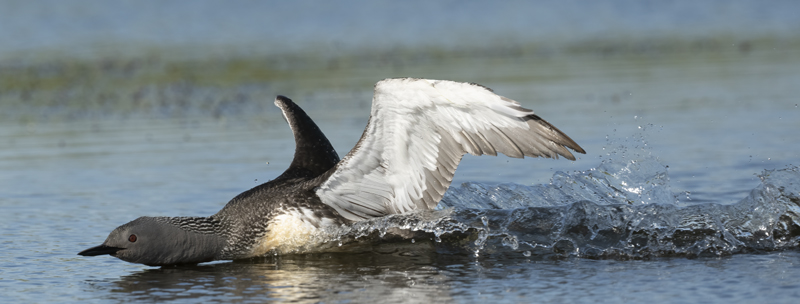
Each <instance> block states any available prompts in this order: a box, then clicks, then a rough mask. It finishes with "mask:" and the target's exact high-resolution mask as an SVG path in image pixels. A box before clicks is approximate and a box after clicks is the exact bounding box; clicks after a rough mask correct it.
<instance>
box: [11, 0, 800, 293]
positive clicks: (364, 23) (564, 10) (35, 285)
mask: <svg viewBox="0 0 800 304" xmlns="http://www.w3.org/2000/svg"><path fill="white" fill-rule="evenodd" d="M60 3H61V2H48V3H43V2H36V3H32V2H21V1H20V2H15V1H11V2H7V3H5V5H4V6H3V7H4V8H3V9H2V10H0V41H6V42H7V43H2V44H0V87H2V88H3V89H2V91H0V244H2V247H0V290H2V291H3V292H2V298H0V302H130V301H146V302H153V301H174V302H266V301H284V302H329V303H330V302H334V303H338V302H356V303H363V302H376V301H379V302H381V303H383V302H386V303H393V302H397V303H402V302H423V301H425V302H459V303H462V302H465V303H472V302H485V301H487V300H491V301H496V302H499V303H520V302H533V301H537V302H551V303H564V302H570V303H597V302H607V303H619V302H644V301H648V302H657V303H686V302H703V303H709V302H716V303H757V302H769V303H795V302H796V301H797V299H798V297H800V285H798V284H797V283H796V282H797V280H796V278H797V277H800V266H799V265H800V252H798V249H800V248H799V247H798V242H800V232H799V231H800V230H798V229H800V224H798V223H800V220H798V218H800V207H798V206H800V202H798V200H797V199H796V198H797V197H800V192H798V191H799V190H797V189H798V184H800V182H799V180H800V174H798V172H797V167H796V166H797V165H799V164H800V162H798V160H800V152H798V151H800V141H798V140H797V138H798V137H797V130H800V108H798V103H800V99H798V97H797V96H800V86H798V85H797V84H798V83H800V48H798V47H797V45H798V41H797V39H796V37H794V36H795V35H796V34H795V33H797V30H798V29H800V24H798V20H800V19H797V18H795V17H796V16H795V15H796V13H794V12H796V11H800V10H798V8H797V7H796V6H797V5H796V4H794V3H793V2H775V3H772V5H769V6H765V5H761V4H759V3H757V2H747V1H738V2H728V1H709V2H703V3H701V4H689V3H669V4H662V3H661V2H652V3H643V2H626V1H611V2H606V3H603V4H592V5H593V7H586V6H585V4H584V3H583V2H581V3H577V2H576V3H572V2H552V3H549V2H540V3H536V4H528V3H527V2H524V3H523V2H507V3H503V4H497V5H484V4H479V3H468V4H463V5H462V4H460V3H456V2H442V3H437V4H431V5H423V4H415V5H413V6H405V5H403V4H400V3H369V4H362V3H355V2H353V3H350V2H347V3H346V5H344V4H343V5H317V4H314V3H303V2H301V3H293V4H286V3H267V2H263V3H262V2H259V3H255V4H250V5H252V6H241V7H237V6H231V5H229V4H228V3H225V4H222V3H215V2H201V3H196V4H191V5H190V4H188V3H186V4H185V3H183V2H166V3H164V2H158V3H155V2H154V3H145V4H141V3H139V2H121V3H120V4H119V6H112V5H108V4H105V2H92V1H79V2H70V5H64V4H60ZM422 6H424V7H425V8H426V9H425V10H419V9H418V8H419V7H422ZM404 16H405V17H404ZM498 43H503V44H504V45H510V46H512V47H511V48H494V47H488V48H487V47H486V46H487V45H489V46H493V45H498ZM203 46H207V47H203ZM487 49H492V51H487ZM287 53H289V55H286V54H287ZM291 53H297V54H303V55H302V56H300V55H298V56H299V57H297V58H300V59H297V58H294V57H291V56H290V55H292V54H291ZM183 55H186V57H185V58H184V57H183ZM131 58H133V59H131ZM265 58H266V59H265ZM317 58H323V59H319V60H318V59H317ZM339 58H343V59H340V60H338V59H339ZM348 58H350V59H348ZM352 58H357V59H358V60H353V59H352ZM229 59H242V60H245V61H244V62H246V63H250V64H252V65H259V66H260V65H262V64H263V65H264V66H265V69H267V68H269V69H277V70H276V71H277V72H276V73H275V74H267V75H262V74H253V75H250V74H245V76H241V75H240V74H237V73H238V72H237V71H240V70H236V69H232V68H230V69H229V67H228V63H227V61H226V60H229ZM331 59H335V60H331ZM182 60H186V61H185V62H188V63H185V62H184V61H182ZM337 60H338V61H337ZM320 62H321V63H320ZM133 63H135V64H133ZM181 64H183V65H181ZM231 65H232V64H231ZM87 67H88V68H87ZM276 67H277V68H276ZM256 70H257V69H256ZM230 71H233V72H230ZM244 71H245V72H248V71H250V70H246V69H245V70H244ZM243 73H244V72H243ZM248 73H249V72H248ZM163 75H171V76H170V77H174V78H170V77H165V76H163ZM198 75H200V76H202V75H209V77H210V78H211V79H210V80H209V79H205V78H202V77H200V76H198ZM399 76H417V77H427V78H439V79H454V80H461V81H473V82H478V83H481V84H483V85H486V86H488V87H491V88H492V89H494V90H495V92H497V93H498V94H501V95H504V96H507V97H509V98H512V99H515V100H518V101H520V102H521V103H522V104H523V105H524V106H527V107H530V108H532V109H533V110H534V111H536V113H537V114H539V115H541V116H542V117H543V118H545V119H547V120H548V121H549V122H551V123H552V124H554V125H556V126H557V127H558V128H559V129H561V130H562V131H564V132H566V133H567V134H569V135H570V136H571V137H572V138H573V139H575V140H576V141H577V142H578V143H579V144H580V145H581V146H582V147H584V148H585V149H586V150H587V152H588V153H587V154H586V155H580V156H579V158H578V160H577V161H574V162H571V161H567V160H563V159H562V160H558V161H555V160H545V159H522V160H518V159H509V158H506V157H470V156H468V157H465V159H464V161H463V162H462V164H461V165H460V166H459V169H458V171H457V174H456V177H455V181H454V183H453V185H454V187H452V188H451V189H450V190H449V192H448V193H447V196H446V198H445V200H444V202H443V203H442V204H441V205H440V210H437V211H433V212H428V213H419V214H412V215H407V216H399V217H391V218H384V219H378V220H375V221H371V222H365V223H360V224H358V225H354V226H351V227H345V229H342V230H336V231H328V232H327V234H326V235H323V236H321V237H320V242H319V243H317V244H312V245H313V246H311V248H310V251H314V250H315V249H316V250H317V251H320V250H322V249H325V250H327V251H331V250H334V251H343V252H335V253H330V252H327V253H326V252H323V253H310V254H299V255H286V256H277V257H265V258H263V259H256V260H250V261H236V262H230V261H223V262H215V263H209V264H203V265H200V266H196V267H181V268H163V269H162V268H154V267H147V266H142V265H134V264H129V263H126V262H122V261H120V260H118V259H115V258H112V257H107V256H106V257H94V258H87V257H81V256H77V252H79V251H81V250H83V249H86V248H88V247H91V246H95V245H98V244H99V243H100V242H102V241H103V240H104V239H105V237H106V236H107V234H108V232H110V231H111V230H112V229H113V228H114V227H116V226H118V225H120V224H122V223H125V222H127V221H130V220H132V219H134V218H136V217H139V216H143V215H149V216H177V215H185V216H195V215H196V216H206V215H209V214H213V213H215V212H217V211H218V210H219V209H220V208H222V206H224V204H225V203H226V202H227V201H228V200H229V199H231V198H232V197H233V196H235V195H237V194H239V193H240V192H242V191H244V190H247V189H249V188H251V187H253V186H256V185H258V184H260V183H263V182H266V181H268V180H269V179H271V178H274V177H275V176H277V175H279V174H280V173H281V172H282V171H283V170H284V169H285V168H286V167H287V166H288V164H289V162H290V161H291V157H292V152H293V150H294V146H293V139H292V138H291V133H290V130H289V128H288V126H286V124H285V122H284V121H283V119H282V117H281V115H280V112H279V111H278V109H277V108H275V107H273V106H272V98H274V96H275V95H277V94H284V95H287V96H289V97H291V98H293V99H294V100H295V101H296V102H298V104H299V105H300V106H302V107H303V108H304V109H305V110H306V112H308V114H309V115H310V116H311V117H312V118H314V119H315V120H316V121H317V123H318V124H319V125H320V127H321V129H322V130H323V131H325V133H326V134H327V136H328V137H329V139H330V140H331V141H332V143H333V145H334V146H335V148H336V149H337V150H338V151H339V154H340V155H343V154H344V153H346V152H347V151H348V150H349V149H350V148H351V147H353V145H354V144H355V142H356V141H357V140H358V137H359V136H360V134H361V132H362V131H363V128H364V126H365V124H366V120H367V117H368V116H369V100H370V96H371V90H372V87H371V85H372V84H373V83H375V82H376V81H378V80H380V79H381V78H385V77H399ZM217 78H219V79H222V80H214V79H217ZM176 79H177V80H176ZM462 183H466V184H463V185H462ZM392 228H403V229H409V228H411V229H412V230H416V232H415V233H416V234H415V235H414V237H413V238H412V239H413V242H412V240H409V239H407V238H406V239H403V238H400V239H398V238H392V233H391V230H392ZM339 243H341V246H340V245H339ZM358 244H362V245H363V244H367V245H368V246H366V247H365V246H360V247H359V246H358ZM364 248H368V250H365V249H364ZM323 251H324V250H323Z"/></svg>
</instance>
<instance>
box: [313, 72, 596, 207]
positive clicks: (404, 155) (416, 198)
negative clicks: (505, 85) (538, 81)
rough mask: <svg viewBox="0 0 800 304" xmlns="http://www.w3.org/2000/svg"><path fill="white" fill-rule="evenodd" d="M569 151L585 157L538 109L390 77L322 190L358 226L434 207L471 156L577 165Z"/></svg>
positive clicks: (457, 86)
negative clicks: (463, 161) (526, 158)
mask: <svg viewBox="0 0 800 304" xmlns="http://www.w3.org/2000/svg"><path fill="white" fill-rule="evenodd" d="M567 148H570V149H572V150H574V151H576V152H579V153H585V151H584V150H583V149H582V148H581V147H580V146H579V145H578V144H577V143H575V142H574V141H573V140H572V139H570V138H569V137H568V136H567V135H566V134H564V133H563V132H561V131H560V130H558V129H557V128H555V127H554V126H552V125H551V124H549V123H548V122H546V121H544V120H543V119H541V118H540V117H539V116H537V115H534V114H533V111H531V110H528V109H525V108H523V107H521V106H520V105H519V103H518V102H516V101H514V100H511V99H508V98H505V97H502V96H499V95H496V94H494V93H493V92H492V91H491V90H489V89H488V88H486V87H483V86H480V85H476V84H470V83H460V82H453V81H444V80H427V79H415V78H401V79H386V80H382V81H380V82H378V83H377V84H376V85H375V95H374V97H373V100H372V111H371V115H370V119H369V122H368V123H367V127H366V129H365V130H364V133H363V134H362V136H361V139H360V140H359V142H358V143H357V144H356V147H355V148H353V150H351V151H350V152H349V153H348V154H347V155H346V156H345V157H344V158H343V159H342V161H340V162H339V163H338V164H337V165H336V167H335V168H334V169H333V172H331V173H330V175H329V176H328V177H327V179H326V180H324V181H323V182H322V183H321V184H320V186H319V187H318V188H317V190H316V193H317V195H318V196H319V198H320V199H321V200H322V202H323V203H325V204H327V205H329V206H331V207H333V208H334V209H336V210H337V211H338V212H339V213H340V214H341V215H342V216H344V217H345V218H347V219H349V220H353V221H358V220H362V219H367V218H371V217H379V216H384V215H388V214H397V213H404V212H408V211H411V210H415V209H432V208H434V207H436V205H437V204H438V202H439V200H441V198H442V197H443V195H444V192H445V191H446V190H447V188H448V187H449V186H450V183H451V182H452V180H453V176H454V174H455V170H456V168H457V167H458V163H459V162H460V161H461V158H462V156H463V155H464V154H465V153H470V154H472V155H483V154H488V155H497V153H502V154H505V155H507V156H511V157H516V158H521V157H524V156H529V157H548V158H558V156H563V157H565V158H567V159H571V160H575V157H574V156H573V155H572V153H570V152H569V150H567Z"/></svg>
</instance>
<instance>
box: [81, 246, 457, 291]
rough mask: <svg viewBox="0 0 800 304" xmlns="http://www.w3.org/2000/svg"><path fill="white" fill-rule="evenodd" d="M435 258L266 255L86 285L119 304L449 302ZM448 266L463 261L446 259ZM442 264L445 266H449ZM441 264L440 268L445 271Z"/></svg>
mask: <svg viewBox="0 0 800 304" xmlns="http://www.w3.org/2000/svg"><path fill="white" fill-rule="evenodd" d="M442 259H443V257H442V256H439V255H436V254H426V255H414V256H410V255H402V256H398V255H395V254H392V253H384V254H375V253H362V254H325V255H313V256H308V257H305V258H304V257H292V258H289V259H284V258H281V257H270V258H263V259H254V260H250V261H239V262H228V263H218V264H210V265H202V266H187V267H175V268H159V269H148V270H144V271H141V272H138V273H134V274H131V275H127V276H123V277H121V278H119V279H115V280H110V281H98V282H91V284H93V285H95V286H96V287H97V288H102V289H106V288H110V289H111V290H112V291H114V293H112V296H113V297H114V298H118V299H119V300H121V301H130V300H143V301H165V300H176V299H203V300H204V301H230V300H236V299H258V300H259V301H263V300H281V301H308V302H315V301H325V302H329V301H334V302H339V301H347V300H354V299H360V300H365V299H373V300H379V301H381V302H382V303H399V302H408V301H412V302H431V301H437V302H438V301H449V300H448V298H449V296H448V294H449V290H448V289H447V288H446V285H444V283H446V282H445V281H446V279H447V276H446V275H442V274H440V273H439V271H438V270H437V268H436V267H433V266H430V265H436V264H439V263H441V262H442V261H440V260H442ZM446 262H447V263H448V264H450V265H453V264H455V265H462V266H463V263H469V260H468V259H463V260H459V258H457V257H456V258H453V259H451V260H446ZM450 265H448V266H450ZM448 266H445V267H448Z"/></svg>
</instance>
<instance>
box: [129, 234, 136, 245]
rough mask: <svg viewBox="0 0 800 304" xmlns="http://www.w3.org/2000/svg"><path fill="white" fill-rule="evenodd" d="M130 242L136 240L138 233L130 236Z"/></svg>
mask: <svg viewBox="0 0 800 304" xmlns="http://www.w3.org/2000/svg"><path fill="white" fill-rule="evenodd" d="M128 242H131V243H133V242H136V235H135V234H131V236H129V237H128Z"/></svg>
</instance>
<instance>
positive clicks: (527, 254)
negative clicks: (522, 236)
mask: <svg viewBox="0 0 800 304" xmlns="http://www.w3.org/2000/svg"><path fill="white" fill-rule="evenodd" d="M522 255H524V256H526V257H529V256H531V252H530V251H525V252H523V253H522Z"/></svg>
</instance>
